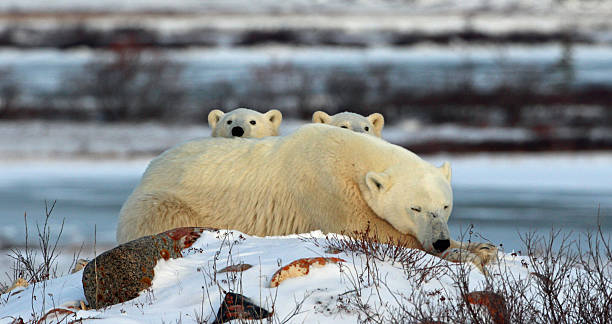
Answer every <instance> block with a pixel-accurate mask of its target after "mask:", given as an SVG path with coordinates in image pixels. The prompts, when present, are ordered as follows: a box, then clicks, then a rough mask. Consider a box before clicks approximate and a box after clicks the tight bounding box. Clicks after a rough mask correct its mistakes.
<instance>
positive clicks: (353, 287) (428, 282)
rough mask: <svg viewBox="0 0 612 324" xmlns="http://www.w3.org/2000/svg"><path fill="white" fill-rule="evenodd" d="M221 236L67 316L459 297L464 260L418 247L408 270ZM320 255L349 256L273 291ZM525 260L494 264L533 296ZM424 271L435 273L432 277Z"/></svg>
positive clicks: (479, 283) (143, 316) (75, 295)
mask: <svg viewBox="0 0 612 324" xmlns="http://www.w3.org/2000/svg"><path fill="white" fill-rule="evenodd" d="M224 233H225V232H224V231H221V233H214V232H205V233H204V234H203V236H202V237H201V238H200V239H199V240H198V241H196V243H195V244H194V245H193V246H192V248H191V249H189V250H188V251H189V252H188V253H186V256H185V257H184V258H181V259H171V260H168V261H164V260H160V261H159V262H158V264H157V266H156V267H155V277H154V278H153V282H152V287H151V289H150V290H148V291H145V292H143V293H141V294H140V296H139V297H138V298H136V299H134V300H131V301H128V302H125V303H122V304H117V305H114V306H111V307H108V308H104V309H100V310H78V311H77V310H75V309H72V311H73V312H75V313H74V314H70V315H68V317H67V320H68V322H70V321H72V320H79V319H83V320H87V319H95V322H96V323H174V322H177V321H178V322H180V323H194V322H198V323H203V321H202V320H205V321H206V322H207V323H210V322H212V321H214V319H215V315H216V313H217V310H218V309H219V306H220V305H221V300H222V298H223V296H224V293H223V292H222V291H221V290H224V291H232V292H235V293H240V294H243V295H245V296H247V297H249V298H251V299H252V300H253V301H254V302H255V303H256V304H258V305H260V306H262V307H264V308H266V309H267V310H269V311H274V318H273V323H279V322H283V321H284V320H288V322H289V323H304V322H307V323H329V322H331V321H333V322H334V323H356V322H358V318H359V316H363V315H364V314H363V313H362V312H361V313H360V312H359V311H358V310H357V309H358V307H357V304H358V303H360V302H361V303H363V304H366V305H369V307H371V308H370V311H372V312H374V313H379V314H380V315H381V316H383V317H384V318H387V319H388V318H389V316H390V314H393V313H397V312H399V313H401V312H402V310H401V308H402V307H406V308H407V309H409V310H414V309H415V307H421V306H422V305H419V303H421V302H424V301H426V300H430V301H431V304H432V305H438V301H437V300H441V301H442V304H443V303H444V298H446V299H448V301H447V303H448V302H453V303H454V302H455V300H456V299H457V298H459V296H460V295H459V291H458V288H457V287H456V285H455V283H456V280H455V279H453V278H454V276H455V275H456V273H458V272H459V268H460V266H459V265H457V264H450V263H447V262H446V261H442V260H440V259H438V258H436V257H433V256H430V255H426V254H423V253H421V252H415V254H414V255H413V259H412V261H411V262H409V263H408V264H407V265H404V266H402V264H400V263H397V262H396V263H393V262H392V261H390V260H387V261H386V262H381V261H376V260H373V259H371V258H370V259H367V258H366V257H365V256H364V255H363V254H354V253H350V252H348V251H346V252H342V253H340V254H328V253H326V249H325V243H324V241H325V240H324V236H323V235H322V234H321V233H320V232H313V233H310V234H307V235H304V236H303V237H308V239H305V240H303V239H300V238H299V237H298V236H296V235H292V236H286V237H267V238H257V237H250V236H247V235H244V238H245V239H240V238H239V233H236V232H230V233H228V234H224ZM316 241H318V242H319V243H315V242H316ZM321 256H323V257H338V258H342V259H344V260H345V261H346V262H341V263H340V264H328V265H325V266H323V267H320V268H311V271H310V273H309V274H308V275H306V276H303V277H298V278H292V279H287V280H285V281H283V282H282V283H281V284H280V286H279V287H277V288H268V287H269V282H270V279H271V276H272V274H274V272H275V271H276V270H277V269H279V268H280V266H281V265H286V264H288V263H290V262H292V261H294V260H296V259H298V258H308V257H321ZM240 263H246V264H250V265H252V266H253V267H252V268H250V269H248V270H246V271H244V272H242V273H238V274H227V273H224V274H217V273H215V271H217V270H219V269H221V268H223V267H225V266H229V265H235V264H240ZM528 263H529V260H528V258H526V257H523V256H512V255H509V254H503V255H502V256H501V262H500V263H499V264H498V265H496V266H492V267H490V268H489V270H490V271H491V273H492V274H493V275H494V276H495V274H496V273H500V272H502V273H506V275H507V274H509V273H510V274H511V275H512V281H515V282H522V283H523V284H526V285H527V288H526V289H525V290H524V293H525V294H527V295H529V296H528V298H529V297H531V294H534V291H535V289H534V288H535V285H537V282H536V281H534V279H533V278H534V277H533V276H532V275H530V271H533V269H532V268H531V267H526V266H524V265H523V264H528ZM366 264H367V266H366ZM428 267H429V268H430V269H433V271H431V272H429V273H428V272H427V271H426V269H427V268H428ZM468 268H469V266H468ZM368 269H369V270H368ZM436 269H437V270H436ZM576 271H577V272H576V273H579V272H580V271H579V270H576ZM572 275H575V273H572ZM81 276H82V272H78V273H76V274H72V275H67V276H64V277H60V278H57V279H53V280H50V281H48V282H46V285H44V287H43V285H42V284H40V283H39V284H38V285H36V287H32V286H30V287H29V288H26V289H25V290H24V291H22V292H20V293H18V294H15V295H11V296H8V295H2V296H1V299H2V300H1V301H0V303H1V304H0V305H2V306H3V307H0V323H13V322H12V321H13V320H14V319H16V318H19V317H21V318H23V319H24V321H25V322H27V321H29V320H31V319H33V318H34V316H33V315H32V314H35V316H36V317H38V318H40V317H41V316H42V315H43V314H45V313H46V312H47V311H49V310H50V309H52V308H56V307H59V308H66V307H67V306H73V305H78V302H79V301H81V300H85V297H84V293H83V289H82V283H81ZM468 278H469V287H468V289H469V291H476V290H482V289H483V288H484V286H485V281H486V280H485V277H484V275H483V274H482V273H480V272H479V271H478V270H477V269H476V268H475V267H471V271H470V272H469V275H468ZM33 296H35V298H33ZM432 298H434V299H432ZM451 299H452V300H451ZM411 303H413V304H411ZM63 316H64V315H62V317H63ZM485 318H486V317H485ZM198 319H199V320H198ZM361 319H363V317H361Z"/></svg>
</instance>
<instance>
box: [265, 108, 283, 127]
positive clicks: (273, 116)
mask: <svg viewBox="0 0 612 324" xmlns="http://www.w3.org/2000/svg"><path fill="white" fill-rule="evenodd" d="M264 118H266V120H268V121H269V122H270V123H272V125H273V126H274V130H278V127H279V126H280V124H281V122H282V121H283V114H281V112H280V111H278V110H276V109H272V110H268V112H267V113H265V114H264Z"/></svg>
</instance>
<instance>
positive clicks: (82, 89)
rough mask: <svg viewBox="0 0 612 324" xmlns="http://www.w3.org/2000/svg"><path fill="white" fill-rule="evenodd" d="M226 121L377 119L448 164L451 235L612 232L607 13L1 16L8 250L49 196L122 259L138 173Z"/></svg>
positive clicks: (244, 9)
mask: <svg viewBox="0 0 612 324" xmlns="http://www.w3.org/2000/svg"><path fill="white" fill-rule="evenodd" d="M237 107H248V108H251V109H255V110H259V111H262V112H265V111H267V110H269V109H279V110H281V111H282V113H283V118H284V119H283V124H282V125H281V133H282V134H287V133H290V132H292V131H293V130H294V129H295V128H296V127H299V125H302V124H304V123H306V122H309V121H310V118H311V116H312V113H313V112H314V111H316V110H324V111H326V112H327V113H330V114H333V113H337V112H342V111H347V110H348V111H353V112H356V113H360V114H363V115H367V114H370V113H373V112H380V113H382V114H383V115H384V116H385V128H384V130H383V137H384V138H385V139H386V140H388V141H390V142H392V143H395V144H398V145H402V146H404V147H406V148H408V149H410V150H412V151H414V152H415V153H417V154H420V155H422V156H424V157H425V158H426V159H427V160H429V161H431V162H432V163H436V164H439V163H442V162H443V161H445V160H448V161H450V162H451V164H452V165H453V186H454V191H455V207H454V211H453V215H452V217H451V221H450V225H451V232H452V235H453V236H455V237H456V238H458V237H459V235H460V233H466V234H467V235H470V233H472V234H471V235H481V236H482V237H478V238H474V239H477V240H483V239H487V240H489V241H491V242H492V243H494V244H503V246H504V248H505V249H506V250H507V251H510V250H520V249H521V242H520V238H519V235H518V233H525V232H526V231H530V230H538V231H544V232H546V233H547V232H548V231H550V230H551V228H553V227H554V228H556V229H563V230H564V231H572V232H574V233H581V232H584V231H585V230H589V229H591V230H592V229H594V228H595V226H596V225H597V224H598V223H600V224H601V225H602V227H603V229H604V232H606V233H610V232H611V231H612V220H611V218H612V154H611V153H610V149H611V148H612V1H611V0H540V1H527V0H469V1H465V0H427V1H425V0H385V1H383V0H376V1H375V0H316V1H307V0H286V1H275V0H260V1H257V2H251V1H245V0H208V1H200V0H197V1H196V0H181V1H174V2H167V1H157V0H148V1H145V0H106V1H97V2H96V1H83V0H58V1H46V0H28V1H19V0H3V1H2V2H0V206H1V207H0V246H2V247H4V248H6V247H10V246H15V245H20V244H23V241H24V231H25V227H24V224H23V219H24V212H25V213H26V214H27V217H28V221H30V222H32V224H33V223H34V222H36V221H40V220H41V219H44V209H45V208H44V206H45V201H49V202H52V201H55V200H57V204H56V207H55V209H54V212H53V213H54V217H53V218H52V219H51V222H52V225H53V226H54V229H55V231H59V228H60V224H61V221H62V219H65V225H64V231H63V240H62V242H64V243H66V244H80V243H82V242H85V243H86V244H91V243H92V242H93V237H94V227H95V230H96V239H97V242H98V244H101V245H104V244H107V245H113V244H114V242H115V240H114V234H115V229H116V224H117V215H118V211H119V209H120V207H121V205H122V203H123V201H125V199H126V197H127V195H129V193H130V192H131V190H132V188H133V187H134V185H135V184H136V183H137V182H138V180H139V178H140V176H141V174H142V172H143V170H144V169H145V168H146V165H147V163H148V161H149V160H150V159H151V158H152V157H154V156H155V155H157V154H159V153H160V152H162V151H163V150H165V149H167V148H169V147H171V146H173V145H175V144H177V143H180V142H182V141H185V140H188V139H191V138H194V137H201V136H208V135H209V134H210V129H208V127H207V122H206V121H207V115H208V113H209V111H210V110H212V109H222V110H224V111H229V110H232V109H235V108H237ZM32 224H30V230H32V228H35V227H34V226H33V225H32ZM476 233H479V234H476Z"/></svg>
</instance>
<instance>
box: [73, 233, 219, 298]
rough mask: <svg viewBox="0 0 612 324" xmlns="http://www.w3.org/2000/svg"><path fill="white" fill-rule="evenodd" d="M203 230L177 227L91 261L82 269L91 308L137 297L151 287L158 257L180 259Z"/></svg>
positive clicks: (84, 285)
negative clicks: (183, 251)
mask: <svg viewBox="0 0 612 324" xmlns="http://www.w3.org/2000/svg"><path fill="white" fill-rule="evenodd" d="M205 230H213V229H210V228H203V227H180V228H175V229H173V230H169V231H167V232H163V233H160V234H156V235H150V236H145V237H141V238H139V239H136V240H133V241H130V242H127V243H125V244H121V245H119V246H117V247H116V248H113V249H111V250H108V251H106V252H104V253H102V254H100V255H99V256H97V257H96V258H95V259H94V260H92V261H90V262H89V263H88V264H87V266H85V270H84V271H83V291H84V292H85V298H86V299H87V303H88V304H89V307H90V308H102V307H106V306H111V305H114V304H119V303H123V302H125V301H128V300H130V299H134V298H136V297H138V295H139V294H140V292H141V291H143V290H145V289H147V288H149V287H151V281H152V280H153V276H154V275H155V273H154V271H153V268H155V265H156V264H157V261H159V260H160V259H165V260H168V259H173V258H181V257H182V256H183V255H182V253H181V251H182V250H184V249H186V248H189V247H190V246H191V245H192V244H193V243H194V242H195V241H196V240H197V239H198V238H199V237H200V235H201V234H202V233H203V232H204V231H205Z"/></svg>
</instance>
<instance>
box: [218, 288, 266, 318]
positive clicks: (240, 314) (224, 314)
mask: <svg viewBox="0 0 612 324" xmlns="http://www.w3.org/2000/svg"><path fill="white" fill-rule="evenodd" d="M270 316H272V313H271V312H269V311H267V310H265V309H263V308H261V307H259V306H257V305H255V304H254V303H253V302H252V301H251V300H250V299H249V298H247V297H245V296H243V295H240V294H236V293H232V292H228V293H227V294H225V298H223V303H222V304H221V307H220V308H219V311H218V312H217V318H216V319H215V321H214V322H213V323H215V324H216V323H218V324H221V323H225V322H229V321H231V320H235V319H249V320H261V319H264V318H268V317H270Z"/></svg>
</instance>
